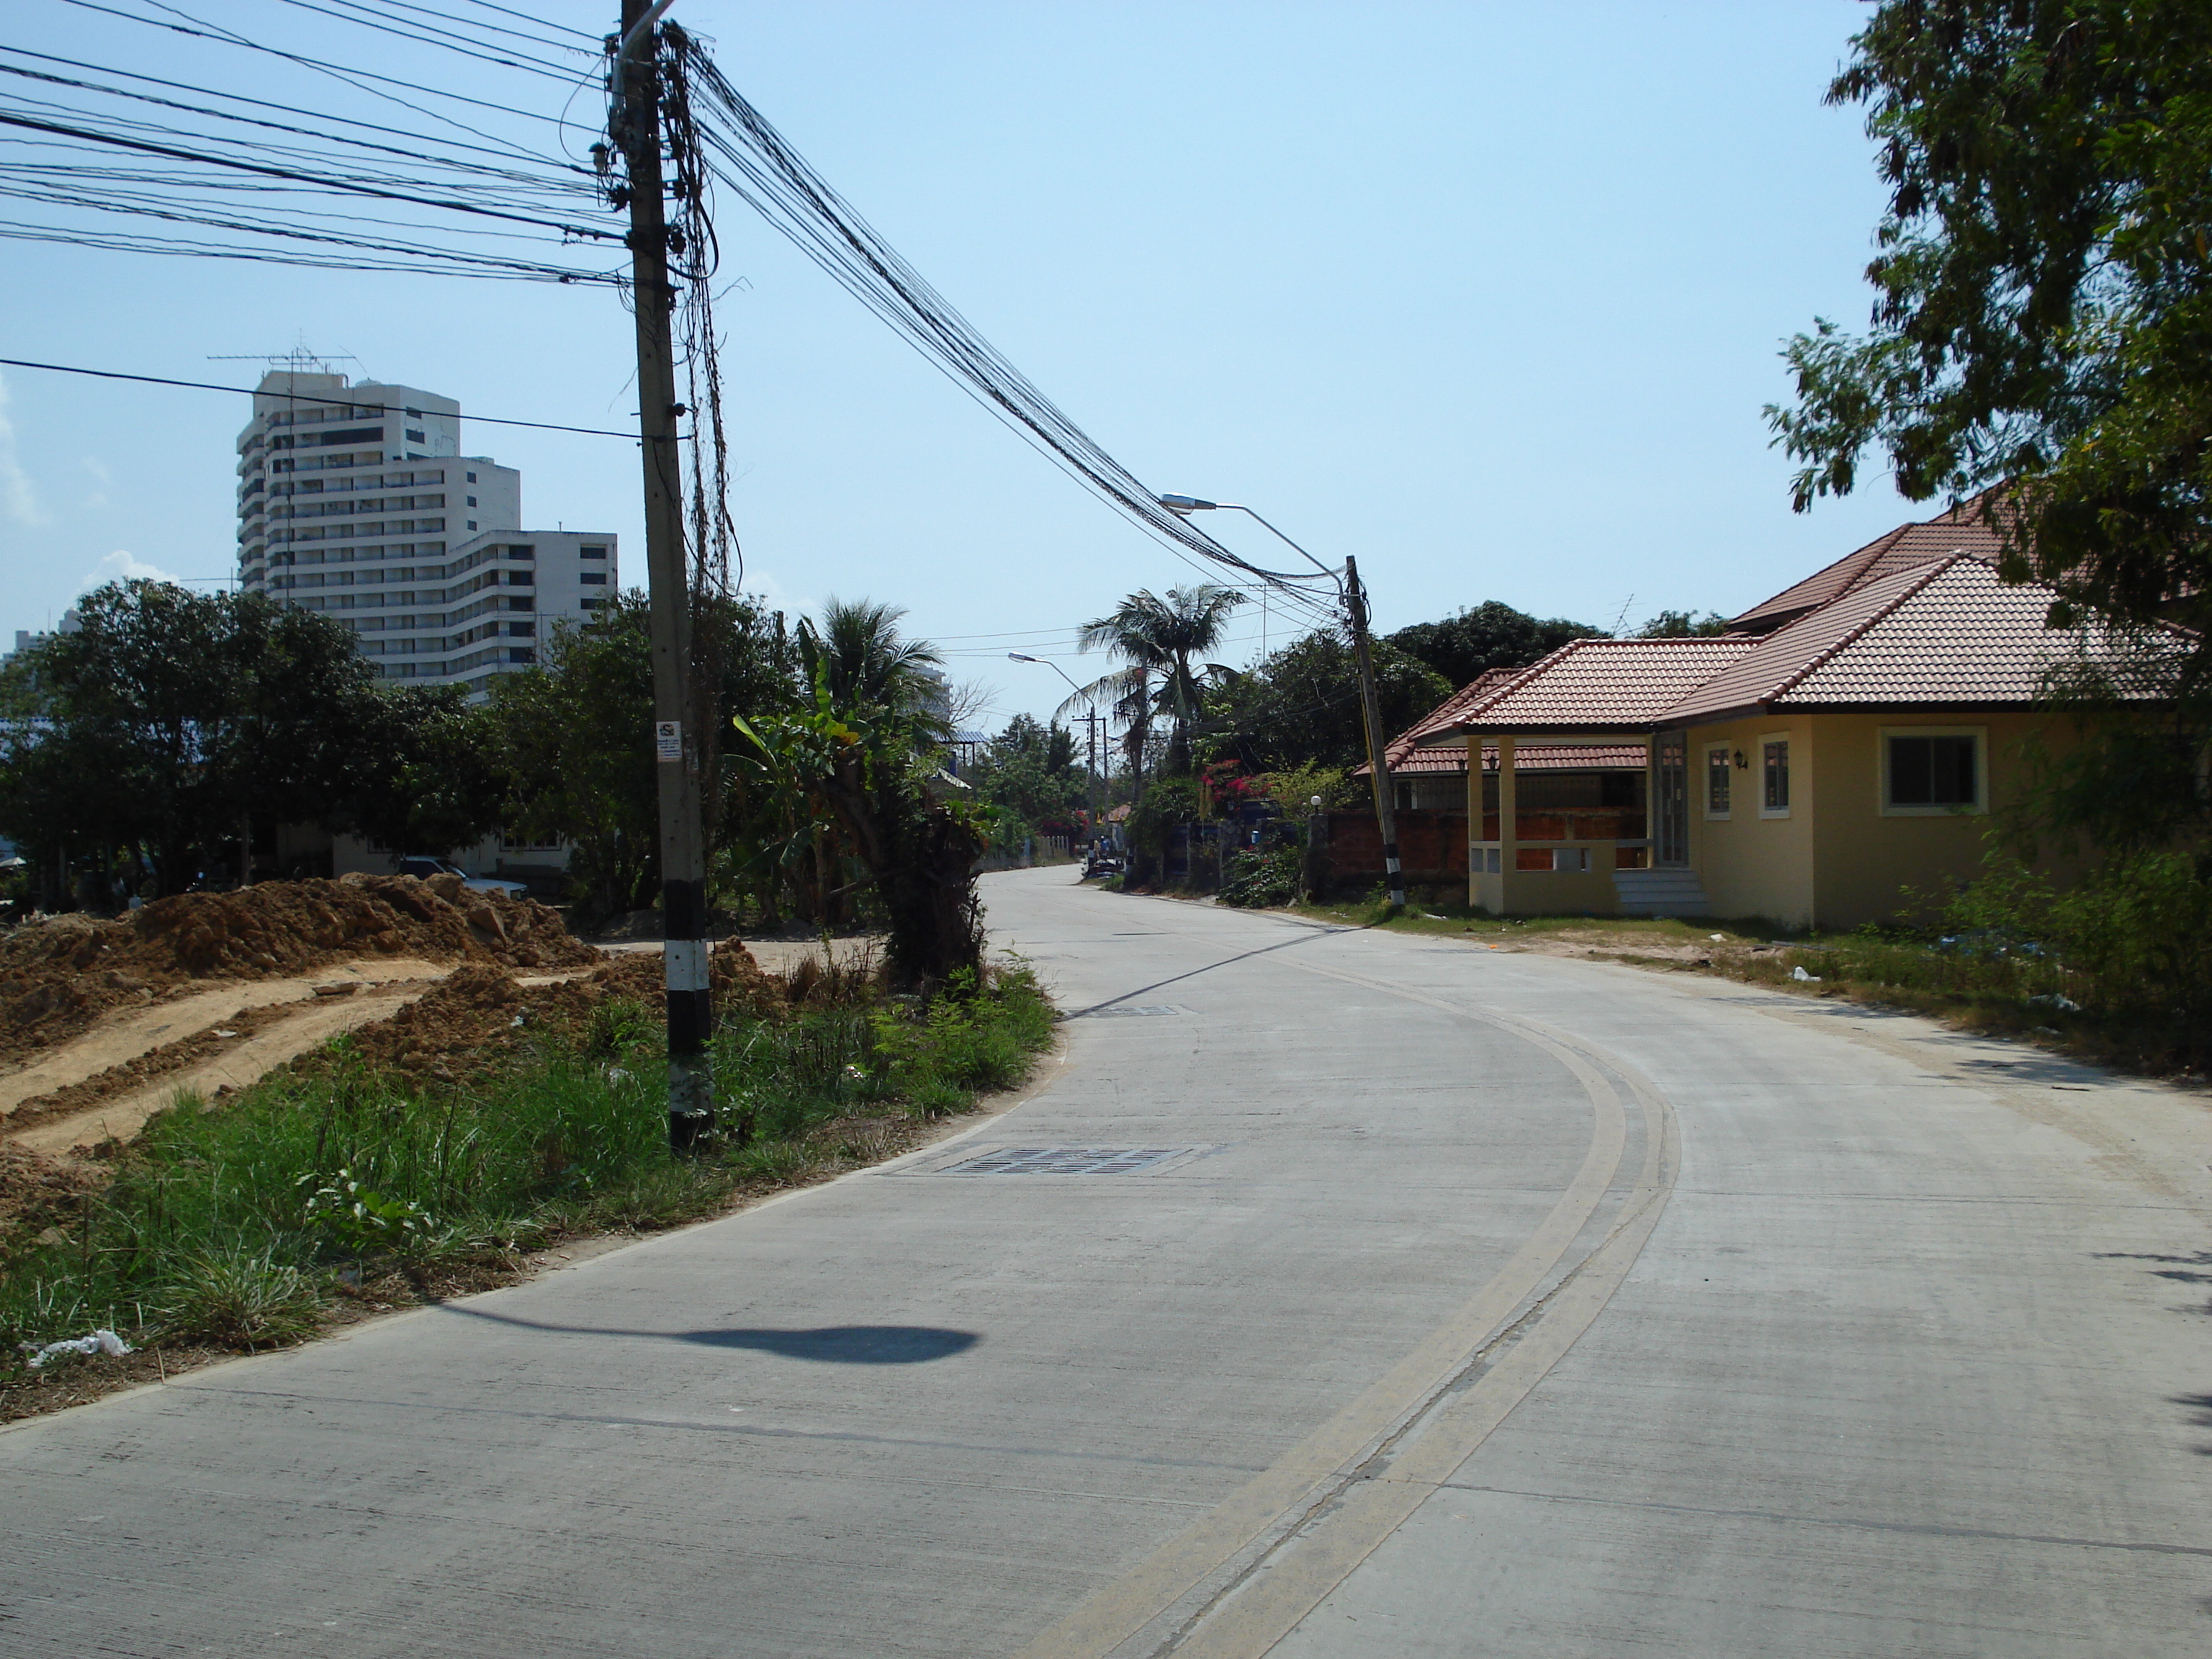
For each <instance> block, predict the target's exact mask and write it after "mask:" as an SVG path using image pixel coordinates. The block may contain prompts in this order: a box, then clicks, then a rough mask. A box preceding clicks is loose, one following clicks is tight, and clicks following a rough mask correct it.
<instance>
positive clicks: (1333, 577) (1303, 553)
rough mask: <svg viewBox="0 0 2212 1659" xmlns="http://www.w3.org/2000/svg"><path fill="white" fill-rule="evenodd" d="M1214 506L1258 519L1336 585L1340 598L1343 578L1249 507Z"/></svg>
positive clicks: (1229, 503)
mask: <svg viewBox="0 0 2212 1659" xmlns="http://www.w3.org/2000/svg"><path fill="white" fill-rule="evenodd" d="M1214 506H1215V507H1218V508H1219V509H1220V510H1221V511H1222V512H1224V513H1244V514H1246V515H1248V516H1249V517H1251V518H1255V519H1259V520H1260V522H1261V524H1262V525H1265V526H1267V530H1268V532H1270V533H1271V534H1273V537H1274V538H1275V539H1276V540H1277V541H1279V542H1280V543H1282V544H1283V545H1284V546H1285V547H1287V548H1289V549H1290V550H1291V552H1293V553H1295V554H1297V556H1299V557H1300V558H1302V559H1304V561H1305V562H1307V563H1308V564H1310V565H1311V566H1312V567H1313V568H1315V569H1316V570H1318V571H1320V572H1321V574H1322V575H1324V576H1326V577H1328V579H1329V580H1331V581H1333V582H1334V583H1335V584H1336V591H1337V593H1338V595H1339V597H1341V596H1342V594H1343V592H1344V578H1343V577H1342V576H1341V575H1340V574H1338V573H1337V572H1336V571H1335V570H1334V569H1332V568H1330V567H1329V566H1328V565H1325V564H1323V563H1322V562H1321V561H1320V560H1319V559H1316V557H1314V556H1313V555H1312V554H1310V553H1309V552H1307V551H1306V550H1305V549H1304V548H1303V547H1300V546H1299V545H1298V544H1297V543H1296V542H1294V541H1292V540H1291V538H1289V537H1288V536H1285V534H1283V532H1281V531H1279V530H1278V529H1276V528H1275V526H1273V525H1272V524H1268V523H1267V520H1265V519H1262V518H1260V515H1259V514H1258V513H1255V512H1254V511H1253V510H1252V509H1251V508H1250V507H1244V506H1241V505H1239V504H1238V503H1237V502H1235V501H1216V502H1215V503H1214Z"/></svg>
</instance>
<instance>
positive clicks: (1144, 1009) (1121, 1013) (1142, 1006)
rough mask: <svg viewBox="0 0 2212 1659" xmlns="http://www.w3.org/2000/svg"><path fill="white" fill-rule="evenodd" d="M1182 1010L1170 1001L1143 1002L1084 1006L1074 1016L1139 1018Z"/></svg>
mask: <svg viewBox="0 0 2212 1659" xmlns="http://www.w3.org/2000/svg"><path fill="white" fill-rule="evenodd" d="M1181 1012H1182V1009H1180V1008H1178V1007H1176V1006H1175V1004H1173V1003H1172V1002H1145V1003H1138V1004H1135V1005H1133V1006H1129V1005H1117V1006H1114V1007H1111V1008H1086V1009H1085V1010H1084V1012H1081V1013H1079V1014H1078V1015H1076V1016H1075V1018H1078V1019H1141V1018H1147V1017H1149V1016H1152V1015H1155V1014H1180V1013H1181Z"/></svg>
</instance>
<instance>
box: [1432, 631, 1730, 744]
mask: <svg viewBox="0 0 2212 1659" xmlns="http://www.w3.org/2000/svg"><path fill="white" fill-rule="evenodd" d="M1758 644H1759V641H1756V640H1753V639H1729V638H1721V639H1714V638H1702V639H1681V640H1576V641H1572V642H1571V643H1570V644H1567V645H1563V646H1561V647H1559V649H1558V650H1557V651H1554V652H1553V653H1552V654H1551V655H1550V656H1548V657H1547V658H1545V659H1544V660H1543V661H1541V662H1540V663H1538V664H1537V665H1535V666H1534V667H1533V668H1528V669H1524V670H1523V671H1522V672H1521V673H1519V674H1517V675H1516V676H1515V677H1514V678H1512V680H1510V682H1508V683H1507V684H1504V685H1503V686H1501V687H1499V688H1498V689H1497V690H1494V691H1492V692H1490V693H1489V694H1488V695H1486V696H1479V697H1475V698H1473V699H1470V700H1469V702H1468V705H1467V706H1466V707H1465V708H1462V709H1460V710H1459V711H1458V712H1457V713H1456V714H1454V716H1453V717H1452V720H1451V721H1450V722H1449V726H1439V727H1438V728H1437V730H1439V731H1443V730H1449V729H1452V728H1457V729H1459V730H1462V731H1465V730H1468V729H1470V728H1471V729H1473V730H1475V731H1480V732H1561V731H1568V732H1599V731H1604V730H1606V729H1607V728H1608V727H1619V728H1622V729H1625V730H1629V731H1637V732H1647V731H1650V729H1651V727H1652V726H1653V725H1654V723H1655V722H1656V719H1657V717H1658V716H1659V714H1662V712H1664V711H1665V710H1666V709H1668V708H1672V707H1673V706H1674V704H1675V703H1676V702H1680V700H1681V699H1682V698H1683V697H1684V696H1687V695H1688V694H1689V693H1690V692H1692V691H1694V690H1696V689H1697V688H1698V687H1699V686H1700V685H1703V684H1705V682H1706V681H1707V680H1710V679H1711V678H1713V676H1714V675H1716V674H1717V673H1719V672H1720V671H1722V670H1723V669H1724V668H1726V667H1727V666H1728V665H1729V664H1730V663H1732V662H1734V661H1735V659H1737V658H1739V657H1741V656H1742V655H1743V654H1744V653H1746V652H1747V651H1751V650H1753V649H1755V648H1756V647H1757V646H1758Z"/></svg>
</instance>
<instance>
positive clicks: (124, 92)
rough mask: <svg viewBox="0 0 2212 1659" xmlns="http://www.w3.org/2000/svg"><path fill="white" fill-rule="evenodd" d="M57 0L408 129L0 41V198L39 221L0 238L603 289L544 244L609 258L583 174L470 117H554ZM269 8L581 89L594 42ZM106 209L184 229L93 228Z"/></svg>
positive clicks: (312, 2) (586, 172)
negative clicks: (500, 38)
mask: <svg viewBox="0 0 2212 1659" xmlns="http://www.w3.org/2000/svg"><path fill="white" fill-rule="evenodd" d="M67 3H70V4H71V5H73V6H76V7H77V8H78V9H81V10H84V11H88V12H91V13H94V14H98V15H102V16H105V17H110V18H113V19H116V20H118V21H120V22H125V23H133V24H138V25H143V26H145V27H152V28H156V29H160V30H162V31H164V32H165V33H169V34H172V35H176V36H182V37H185V38H186V39H187V40H193V41H202V42H206V43H208V45H209V46H211V47H215V48H227V49H234V50H238V51H243V52H252V53H254V54H256V55H257V56H259V57H263V58H273V59H275V60H276V61H277V62H278V63H279V64H283V65H288V66H290V67H291V68H293V69H295V70H299V71H301V72H304V73H307V74H308V75H311V76H315V77H317V78H318V79H319V80H320V81H321V82H324V83H325V85H327V84H329V83H333V82H335V83H336V84H337V86H338V87H340V88H346V89H349V92H350V93H352V94H362V95H365V96H367V97H369V98H371V99H374V100H378V101H379V102H381V103H385V104H387V105H392V106H398V108H400V109H403V110H404V111H406V112H409V115H410V117H413V118H421V119H418V120H416V121H415V123H414V125H410V126H398V125H389V124H386V123H380V122H377V121H374V120H367V119H362V118H360V117H359V116H356V115H351V114H347V113H343V112H340V111H338V110H334V109H331V108H328V107H317V106H315V105H314V102H313V100H312V99H308V100H295V101H291V102H284V101H279V100H277V99H276V98H275V97H270V96H260V97H255V96H248V95H246V94H243V93H239V92H231V91H226V90H224V89H222V88H219V87H215V86H207V85H200V84H196V83H194V82H191V81H189V80H185V79H182V78H175V79H170V78H163V77H158V76H148V75H142V74H138V73H137V72H135V71H131V70H120V69H115V68H111V67H107V66H105V65H102V64H95V63H91V62H87V61H83V60H82V59H78V58H63V57H59V56H57V55H54V54H52V53H44V52H32V51H29V50H27V49H26V48H23V47H18V46H0V197H5V198H9V199H10V200H13V201H15V202H20V203H24V204H36V205H37V206H39V207H41V208H44V209H46V210H49V211H48V212H47V213H45V214H41V215H39V216H36V217H35V218H31V217H15V216H11V217H10V218H9V219H8V220H6V221H0V239H6V240H18V241H44V242H59V243H67V244H74V245H76V246H92V247H99V248H106V249H118V250H127V251H131V252H147V253H164V254H182V255H191V256H194V257H199V258H227V259H243V260H250V261H256V262H260V263H269V264H293V265H307V266H313V267H319V268H324V269H340V270H407V271H428V272H435V273H438V274H443V275H448V276H474V277H489V278H500V279H510V280H512V279H522V280H531V281H540V282H556V283H576V282H585V283H610V284H611V283H618V282H619V281H620V280H621V273H620V271H619V270H617V269H615V268H613V266H612V264H611V262H610V263H609V264H606V265H599V264H592V263H591V262H590V261H588V260H585V261H577V260H574V259H573V258H562V257H560V256H559V255H558V254H557V252H556V250H558V249H561V248H581V247H584V246H592V245H595V244H596V245H603V246H608V247H609V248H610V250H611V249H612V246H613V245H615V244H617V243H618V242H619V240H620V237H619V234H618V233H616V232H614V231H612V230H611V229H608V228H605V226H604V225H603V223H598V222H594V219H595V217H596V215H595V213H594V211H593V210H594V208H595V206H596V200H595V198H596V197H597V194H598V179H597V178H596V177H595V175H594V173H593V172H592V168H591V167H588V166H585V165H582V164H580V163H578V162H575V161H569V160H568V159H567V158H566V157H563V156H558V155H547V154H544V153H543V152H542V151H541V150H540V149H538V147H537V146H535V145H534V144H532V143H527V142H523V141H520V140H518V139H516V138H513V137H507V136H506V135H504V134H501V133H500V132H497V131H491V130H489V127H488V125H487V121H488V119H489V118H495V117H504V118H519V119H521V120H525V121H529V122H533V123H543V124H545V125H552V126H555V127H556V128H557V127H558V126H559V125H560V120H559V118H557V117H554V116H549V115H546V114H544V113H543V112H539V111H534V110H531V109H527V108H523V107H519V106H517V105H515V104H509V103H500V102H496V101H494V100H489V99H484V98H478V97H472V96H470V95H468V94H461V93H455V92H448V91H446V90H444V89H442V88H437V87H435V86H429V85H425V84H422V83H419V82H409V81H402V80H399V79H398V78H397V77H394V76H381V75H378V74H375V73H374V72H372V71H369V70H360V69H354V68H349V67H347V66H344V65H342V64H334V63H330V62H326V61H325V60H323V59H321V58H313V57H310V56H308V55H307V54H304V53H301V52H291V51H287V50H285V49H283V47H281V46H270V45H266V44H264V43H263V42H261V41H258V40H252V39H250V38H249V37H247V36H246V35H245V34H243V33H240V32H239V31H237V30H236V29H234V28H229V27H224V26H223V25H222V24H219V23H215V22H211V21H206V20H204V19H202V18H199V17H196V16H194V15H191V13H189V12H186V11H184V10H181V9H179V8H177V7H174V6H172V5H169V4H167V3H165V0H137V5H138V6H140V7H142V8H144V9H125V7H123V6H119V5H113V4H101V3H98V0H67ZM284 3H287V4H291V5H294V6H295V7H296V8H297V9H301V10H303V11H307V12H311V13H315V14H318V15H325V16H328V17H331V18H333V19H335V20H337V21H343V22H347V23H351V24H356V25H359V26H362V27H372V28H376V29H379V30H381V31H383V32H385V33H398V34H401V35H404V37H406V38H408V39H410V40H421V41H422V42H423V43H424V44H426V45H429V46H438V47H441V48H444V49H445V50H447V51H449V52H455V53H457V54H459V55H460V56H462V57H465V58H470V59H472V60H480V61H489V62H491V63H494V64H498V65H499V66H501V67H503V68H506V69H508V70H519V71H523V72H527V73H530V74H532V75H534V76H541V77H550V78H553V79H556V80H557V81H560V82H564V83H566V84H568V85H569V86H571V87H577V88H580V87H586V86H589V85H590V84H591V82H592V75H593V67H592V60H594V59H595V58H596V57H597V50H596V43H590V44H572V43H571V42H568V41H562V40H552V39H550V38H548V37H546V36H544V35H543V34H526V33H524V32H523V31H520V30H510V29H505V28H504V26H502V25H498V24H491V23H483V22H480V21H479V20H477V19H474V18H470V19H461V18H457V17H453V16H452V15H449V14H447V13H446V12H441V11H440V10H438V9H435V7H432V6H426V5H419V4H413V3H409V4H406V5H404V6H398V7H386V8H381V9H378V10H377V11H375V12H374V15H370V9H369V8H368V7H366V6H364V5H362V4H361V3H360V0H284ZM464 3H475V4H478V5H482V4H483V3H484V0H464ZM489 9H491V10H494V11H498V12H501V13H503V14H504V11H505V9H503V8H499V7H491V8H489ZM149 14H158V15H149ZM441 21H442V22H446V23H456V24H459V23H465V25H466V27H467V28H468V29H470V30H471V31H476V30H478V29H485V30H497V31H500V32H501V33H505V34H507V35H509V36H511V37H513V39H514V40H517V41H520V42H523V43H525V44H526V46H527V47H530V48H542V49H544V50H546V51H550V52H565V53H569V54H573V55H574V58H576V60H577V61H575V62H574V63H562V62H560V61H557V59H554V58H544V57H542V56H539V55H537V53H536V52H533V51H531V50H526V49H524V48H523V47H514V48H510V47H508V46H506V45H505V44H504V43H503V42H502V43H501V45H500V46H498V47H497V48H496V49H495V50H494V51H492V52H484V51H481V50H478V49H477V46H480V45H481V42H480V41H475V40H473V38H472V36H471V35H470V34H464V33H459V32H457V31H455V30H453V29H450V28H446V27H441ZM576 40H577V42H579V43H582V42H586V40H587V37H584V36H581V35H578V36H577V37H576ZM256 90H257V91H260V90H262V88H257V89H256ZM425 122H427V124H428V131H427V132H426V131H425V130H424V123H425ZM395 141H397V142H395ZM118 217H121V218H125V219H130V218H136V219H140V220H151V221H154V222H157V223H160V224H163V225H168V226H189V227H192V228H193V229H192V230H191V231H190V232H173V231H155V230H152V229H144V230H141V229H135V228H123V227H120V226H117V225H115V224H113V223H112V222H109V221H112V219H114V218H118Z"/></svg>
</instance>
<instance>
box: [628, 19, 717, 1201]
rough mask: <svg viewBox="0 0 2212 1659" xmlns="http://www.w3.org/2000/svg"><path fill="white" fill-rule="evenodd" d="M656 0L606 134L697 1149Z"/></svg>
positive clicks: (676, 1139) (687, 1148)
mask: <svg viewBox="0 0 2212 1659" xmlns="http://www.w3.org/2000/svg"><path fill="white" fill-rule="evenodd" d="M666 9H668V6H667V0H659V3H654V0H622V40H621V43H620V45H619V46H618V47H617V50H616V52H615V61H614V65H613V77H612V78H613V80H614V82H615V84H614V86H613V88H612V91H613V93H614V118H613V121H612V123H611V130H610V131H609V133H608V137H609V139H610V140H611V142H612V143H613V144H614V146H615V147H616V148H617V149H619V150H620V151H621V152H622V153H623V156H624V157H625V159H626V161H627V162H628V169H627V171H628V174H629V251H630V300H631V308H632V310H633V311H634V312H635V313H636V318H637V425H638V436H639V438H640V440H641V442H640V445H639V448H640V451H641V454H642V457H643V460H644V469H645V565H646V573H647V580H648V584H649V590H650V598H651V605H652V613H651V623H652V635H653V745H654V754H655V765H654V770H655V771H656V772H657V773H658V774H659V805H660V915H661V937H662V939H663V940H664V941H665V942H664V944H663V945H662V947H661V952H662V963H663V968H664V981H665V986H666V991H667V1006H668V1145H669V1149H670V1150H671V1152H675V1153H677V1154H678V1156H679V1157H680V1156H684V1155H686V1154H689V1153H693V1152H702V1151H704V1150H705V1148H706V1146H707V1144H708V1141H709V1140H711V1139H712V1138H713V1136H714V1078H713V1074H712V1073H711V1071H710V1070H709V1067H708V1058H707V1039H708V1036H709V1035H710V1034H711V1033H712V1031H713V1030H714V1005H713V1002H712V1000H711V997H710V995H709V992H708V978H707V944H706V932H707V857H706V842H705V836H704V833H703V829H702V823H701V816H700V808H699V761H698V756H699V738H700V736H701V734H700V733H698V732H688V731H686V730H685V729H684V719H685V716H686V714H687V713H688V712H689V710H690V680H691V583H690V569H689V565H688V562H687V560H686V559H685V557H684V504H683V493H682V490H683V484H682V481H683V472H682V457H681V453H680V452H679V450H678V441H677V433H676V426H677V422H678V420H679V419H680V418H681V417H682V416H684V415H685V414H686V413H688V412H689V411H687V410H685V409H684V405H683V404H679V403H678V402H677V400H676V356H675V348H674V345H673V343H672V342H671V338H670V326H669V323H670V318H671V315H672V314H673V313H674V312H675V309H676V290H675V288H674V286H673V285H672V284H671V283H670V281H669V278H668V222H667V214H666V206H667V204H666V200H665V187H664V185H663V183H662V179H661V173H660V147H661V140H660V66H659V50H658V45H657V42H656V40H655V39H654V33H653V23H654V21H655V20H656V19H658V18H659V15H660V14H661V13H662V12H664V11H665V10H666Z"/></svg>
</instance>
